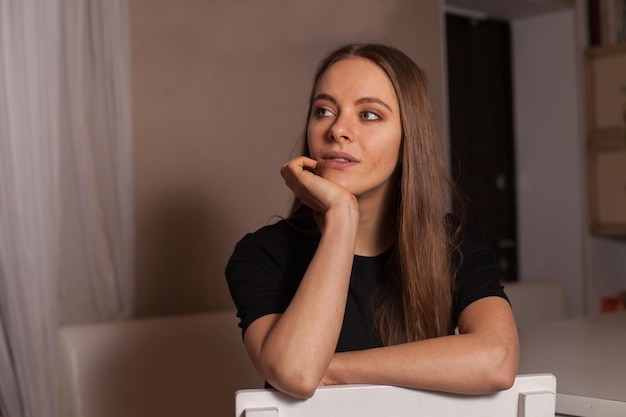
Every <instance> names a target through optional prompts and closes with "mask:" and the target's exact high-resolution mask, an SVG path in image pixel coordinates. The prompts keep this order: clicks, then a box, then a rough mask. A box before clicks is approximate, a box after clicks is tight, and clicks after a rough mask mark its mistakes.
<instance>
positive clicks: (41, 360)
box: [0, 0, 134, 417]
mask: <svg viewBox="0 0 626 417" xmlns="http://www.w3.org/2000/svg"><path fill="white" fill-rule="evenodd" d="M127 2H128V0H107V1H99V0H46V1H40V0H0V409H1V411H2V416H3V417H22V416H24V417H35V416H37V417H39V416H46V417H55V416H56V415H58V404H57V403H58V399H57V398H58V397H57V387H56V381H57V369H56V366H57V363H56V358H57V350H56V346H57V331H58V326H59V323H60V322H61V321H65V322H70V321H71V322H80V321H93V320H104V319H111V318H115V317H120V316H124V315H127V314H129V312H130V310H131V305H132V298H133V261H132V260H133V246H134V243H133V224H132V178H131V177H132V126H131V104H130V103H131V98H130V94H131V92H130V76H131V74H130V72H131V71H130V45H129V35H128V30H129V29H128V3H127ZM59 297H60V299H61V300H62V302H61V303H60V302H59ZM60 306H62V307H63V308H60ZM60 316H62V320H60V318H59V317H60Z"/></svg>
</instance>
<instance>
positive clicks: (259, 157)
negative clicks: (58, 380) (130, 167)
mask: <svg viewBox="0 0 626 417" xmlns="http://www.w3.org/2000/svg"><path fill="white" fill-rule="evenodd" d="M441 24H442V23H441V8H440V2H439V1H438V0H428V1H419V2H417V1H414V0H395V1H380V0H361V1H342V2H337V1H334V0H320V1H316V2H293V1H289V0H282V1H281V0H266V1H251V0H243V1H242V0H238V1H227V0H223V1H216V0H132V1H131V31H132V48H133V96H134V110H133V111H134V114H133V116H134V123H135V189H136V222H137V315H153V314H164V313H183V312H193V311H203V310H211V309H221V308H228V307H230V306H231V305H232V304H231V301H230V296H229V295H228V290H227V287H226V284H225V281H224V273H223V271H224V266H225V264H226V262H227V260H228V257H229V255H230V253H231V251H232V248H233V246H234V244H235V243H236V242H237V241H238V240H239V239H240V238H241V237H242V236H243V234H244V233H246V232H250V231H253V230H256V229H257V228H259V227H261V226H263V225H265V224H267V223H268V222H270V221H271V218H272V216H273V215H284V214H285V211H286V209H287V207H288V205H289V201H290V193H289V190H288V189H287V188H286V187H285V186H284V184H283V181H282V179H281V178H280V175H279V168H280V166H281V165H282V164H283V163H284V162H285V161H286V160H287V159H288V158H290V156H292V155H293V154H294V151H295V149H299V148H300V146H299V144H300V142H299V139H300V135H301V131H302V129H303V123H304V116H305V115H304V112H305V110H306V98H307V95H308V89H309V87H310V79H311V77H312V74H313V71H314V67H315V65H316V63H317V62H318V60H319V59H320V58H321V57H322V56H323V55H324V54H325V53H326V52H328V51H329V50H330V49H332V48H334V47H336V46H338V45H340V44H343V43H346V42H351V41H378V42H385V43H389V44H392V45H395V46H397V47H399V48H400V49H402V50H404V51H405V52H407V53H408V54H409V55H410V56H411V57H413V58H414V59H415V60H416V62H417V63H418V64H419V65H421V66H422V67H423V68H424V69H425V70H426V72H427V74H428V75H429V78H430V82H431V91H432V95H433V101H434V104H435V107H436V109H437V112H438V115H437V117H438V119H439V122H442V121H443V119H444V117H443V112H442V109H444V104H443V103H444V91H445V90H444V87H443V85H444V82H443V77H444V70H443V57H442V27H441Z"/></svg>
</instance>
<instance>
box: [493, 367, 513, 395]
mask: <svg viewBox="0 0 626 417" xmlns="http://www.w3.org/2000/svg"><path fill="white" fill-rule="evenodd" d="M516 376H517V371H513V370H512V367H506V366H503V367H500V368H498V369H496V370H492V372H490V375H489V378H488V390H489V391H491V392H496V391H505V390H507V389H509V388H511V387H512V386H513V384H514V383H515V377H516Z"/></svg>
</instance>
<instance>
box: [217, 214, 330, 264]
mask: <svg viewBox="0 0 626 417" xmlns="http://www.w3.org/2000/svg"><path fill="white" fill-rule="evenodd" d="M318 242H319V232H318V231H317V226H316V225H315V222H314V221H313V219H311V218H301V219H283V220H280V221H278V222H277V223H274V224H271V225H268V226H264V227H262V228H260V229H258V230H257V231H255V232H253V233H248V234H246V235H245V236H244V237H243V238H242V239H241V240H240V241H239V242H237V244H236V245H235V248H234V250H233V253H232V255H231V257H230V259H229V261H228V265H227V272H228V271H229V270H231V269H233V268H234V267H235V266H237V265H246V268H249V267H251V265H252V264H254V265H256V267H257V268H270V269H272V270H274V269H275V268H276V267H279V268H280V269H283V267H284V266H285V265H288V264H291V263H293V262H294V261H295V260H296V259H299V258H301V257H303V256H305V257H306V256H308V255H307V254H308V253H310V252H311V251H312V250H313V251H314V250H315V248H316V247H317V244H318Z"/></svg>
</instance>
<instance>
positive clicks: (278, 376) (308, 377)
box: [268, 368, 321, 399]
mask: <svg viewBox="0 0 626 417" xmlns="http://www.w3.org/2000/svg"><path fill="white" fill-rule="evenodd" d="M320 381H321V378H318V377H317V375H314V373H313V372H311V371H309V370H302V369H284V368H283V369H272V370H271V371H270V378H268V382H270V384H272V386H273V387H274V388H276V389H278V390H279V391H282V392H284V393H285V394H288V395H290V396H292V397H294V398H299V399H307V398H310V397H312V396H313V394H315V390H316V389H317V387H318V386H319V384H320Z"/></svg>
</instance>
